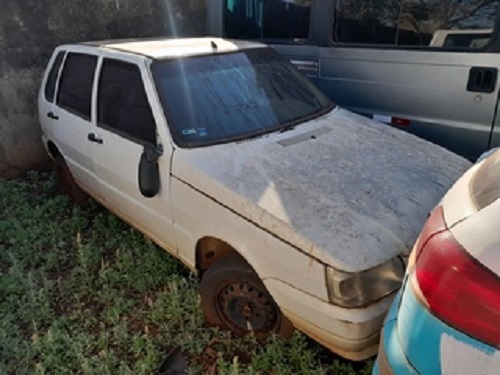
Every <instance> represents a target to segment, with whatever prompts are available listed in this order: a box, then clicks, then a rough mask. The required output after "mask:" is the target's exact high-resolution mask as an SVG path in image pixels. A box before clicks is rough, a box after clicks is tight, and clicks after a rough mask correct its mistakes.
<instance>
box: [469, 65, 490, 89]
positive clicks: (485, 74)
mask: <svg viewBox="0 0 500 375" xmlns="http://www.w3.org/2000/svg"><path fill="white" fill-rule="evenodd" d="M496 84H497V68H482V67H481V68H480V67H473V68H471V69H470V72H469V81H468V82H467V91H471V92H493V91H495V87H496Z"/></svg>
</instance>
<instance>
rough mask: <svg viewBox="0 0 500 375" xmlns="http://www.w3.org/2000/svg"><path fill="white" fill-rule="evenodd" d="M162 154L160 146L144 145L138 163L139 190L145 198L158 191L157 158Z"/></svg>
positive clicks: (152, 195) (158, 172)
mask: <svg viewBox="0 0 500 375" xmlns="http://www.w3.org/2000/svg"><path fill="white" fill-rule="evenodd" d="M162 154H163V150H162V147H161V146H159V147H155V146H152V145H148V144H147V145H144V151H143V152H142V155H141V161H140V163H139V190H140V191H141V194H142V195H144V196H145V197H146V198H152V197H154V196H155V195H156V194H158V192H159V191H160V169H159V167H158V158H159V157H160V156H161V155H162Z"/></svg>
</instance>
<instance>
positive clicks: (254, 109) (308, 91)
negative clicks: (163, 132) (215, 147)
mask: <svg viewBox="0 0 500 375" xmlns="http://www.w3.org/2000/svg"><path fill="white" fill-rule="evenodd" d="M152 71H153V77H154V80H155V84H156V87H157V89H158V92H159V94H160V99H161V102H162V105H163V108H164V111H165V115H166V117H167V119H168V124H169V127H170V130H171V133H172V136H173V138H174V140H175V142H176V143H177V144H178V145H179V146H181V147H199V146H206V145H210V144H217V143H224V142H230V141H235V140H242V139H246V138H250V137H254V136H257V135H260V134H264V133H268V132H271V131H276V130H280V129H284V128H286V127H289V126H293V125H296V124H298V123H301V122H304V121H306V120H308V119H311V118H314V117H316V116H320V115H322V114H324V113H326V112H327V111H329V110H331V109H332V108H333V103H332V102H331V101H330V100H329V99H328V98H327V97H326V96H325V95H323V94H322V93H321V92H320V91H319V90H318V89H317V88H316V87H315V86H314V85H313V84H312V83H310V82H309V80H307V78H305V77H304V76H303V75H302V74H301V73H299V72H298V71H297V70H296V69H295V68H294V67H293V66H292V65H291V64H290V63H289V62H288V61H287V60H286V59H284V58H283V57H281V56H280V55H278V54H277V53H276V52H275V51H274V50H272V49H270V48H259V49H251V50H246V51H238V52H234V53H229V54H218V55H209V56H202V57H192V58H184V59H177V60H168V61H159V62H156V63H155V64H153V66H152Z"/></svg>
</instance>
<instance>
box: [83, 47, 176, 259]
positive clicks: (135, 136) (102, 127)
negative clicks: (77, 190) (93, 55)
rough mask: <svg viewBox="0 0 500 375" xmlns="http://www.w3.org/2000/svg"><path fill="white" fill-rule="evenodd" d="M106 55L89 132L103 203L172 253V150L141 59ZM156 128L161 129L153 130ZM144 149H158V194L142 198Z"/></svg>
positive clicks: (100, 70) (173, 245) (101, 64)
mask: <svg viewBox="0 0 500 375" xmlns="http://www.w3.org/2000/svg"><path fill="white" fill-rule="evenodd" d="M118 55H119V54H113V53H112V52H109V53H104V58H103V59H102V61H101V62H100V64H99V65H100V66H99V78H98V85H97V89H96V98H95V103H94V106H95V111H96V123H97V126H96V127H95V128H94V129H93V130H92V131H91V132H89V135H88V139H89V143H90V144H91V145H92V150H93V151H92V155H93V160H94V163H95V169H96V173H97V176H98V179H99V183H100V188H101V191H102V193H103V196H104V199H105V204H106V205H107V206H108V207H109V208H110V209H111V210H112V211H114V212H116V213H117V214H118V215H119V216H121V217H122V218H123V219H125V220H127V221H128V222H129V223H131V224H132V225H133V226H135V227H137V228H138V229H140V230H141V231H143V232H144V233H146V234H147V235H148V236H149V237H151V238H152V239H154V240H155V241H156V242H157V243H159V244H160V245H161V246H163V247H165V248H167V249H170V250H171V251H172V252H175V251H176V250H175V249H176V246H175V241H174V236H173V232H172V216H171V209H170V203H169V176H170V158H171V154H172V145H171V142H170V140H169V138H168V135H167V134H166V129H165V126H164V125H162V124H164V122H162V121H163V120H162V114H161V113H160V111H159V108H158V106H157V105H156V106H154V105H153V106H152V105H151V104H150V103H151V98H152V97H153V95H154V93H153V91H152V87H151V86H150V85H148V83H147V82H146V84H145V79H146V80H147V77H148V75H147V73H146V71H145V63H144V62H143V59H142V57H134V56H128V57H127V56H118ZM157 124H160V126H157ZM145 145H149V146H150V147H154V148H156V149H158V150H160V149H161V150H162V155H161V156H160V157H159V159H158V164H159V170H160V191H159V192H158V194H156V195H155V196H154V197H152V198H147V197H145V196H143V195H142V194H141V191H140V189H139V182H138V175H139V163H140V160H141V155H142V154H143V151H144V147H145Z"/></svg>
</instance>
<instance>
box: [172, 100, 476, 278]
mask: <svg viewBox="0 0 500 375" xmlns="http://www.w3.org/2000/svg"><path fill="white" fill-rule="evenodd" d="M469 166H470V163H469V162H468V161H466V160H465V159H462V158H461V157H459V156H456V155H455V154H452V153H451V152H449V151H446V150H444V149H442V148H440V147H438V146H436V145H434V144H431V143H428V142H425V141H423V140H421V139H419V138H417V137H415V136H413V135H410V134H408V133H405V132H403V131H400V130H397V129H393V128H390V127H388V126H387V125H383V124H379V123H375V122H373V121H371V120H369V119H366V118H364V117H360V116H358V115H355V114H353V113H350V112H348V111H346V110H344V109H335V110H334V111H332V112H330V113H329V114H327V115H325V116H323V117H321V118H319V119H316V120H313V121H310V122H308V123H305V124H302V125H299V126H297V127H296V128H295V129H294V130H291V131H287V132H284V133H272V134H269V135H267V136H265V137H262V138H259V139H252V140H248V141H243V142H238V143H231V144H225V145H220V146H212V147H206V148H197V149H190V150H189V149H178V150H176V151H175V153H174V160H173V166H172V174H173V176H174V178H178V179H179V180H181V181H183V182H185V183H186V184H188V185H190V186H191V187H193V188H195V189H198V190H200V191H202V192H203V193H204V194H207V195H209V196H210V197H211V198H213V199H215V200H216V201H217V202H219V203H221V204H223V205H224V206H226V207H228V208H229V209H231V210H233V211H234V212H237V213H238V214H240V215H242V216H244V217H246V218H247V219H248V220H250V221H251V222H253V223H255V224H256V225H258V226H259V227H261V228H263V229H265V230H267V231H268V232H271V233H273V234H274V235H276V236H278V237H280V238H282V239H283V240H285V241H287V242H288V243H290V244H292V245H294V246H296V247H297V248H299V249H300V250H301V251H304V252H307V253H309V254H311V256H313V257H315V258H317V259H318V260H320V261H323V262H325V263H328V264H330V265H332V266H334V267H336V268H338V269H341V270H345V271H360V270H364V269H367V268H370V267H372V266H374V265H377V264H380V263H382V262H384V261H386V260H388V259H390V258H392V257H393V256H395V255H397V254H399V253H402V252H407V251H409V249H411V247H412V245H413V242H414V241H415V239H416V238H417V236H418V234H419V232H420V230H421V228H422V225H423V223H424V221H425V219H426V217H427V214H428V213H429V211H430V210H431V209H432V207H433V206H434V205H435V204H436V203H437V202H438V201H439V200H440V198H441V197H442V196H443V194H444V193H445V192H446V191H447V190H448V188H449V187H450V186H451V185H452V184H453V182H454V181H455V180H456V179H457V178H458V177H459V176H460V175H461V174H462V173H463V172H464V171H465V170H466V169H467V168H468V167H469Z"/></svg>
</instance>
